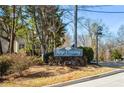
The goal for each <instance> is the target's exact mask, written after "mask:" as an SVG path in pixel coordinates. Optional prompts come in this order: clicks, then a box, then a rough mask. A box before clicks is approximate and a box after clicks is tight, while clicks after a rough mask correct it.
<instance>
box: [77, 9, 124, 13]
mask: <svg viewBox="0 0 124 93" xmlns="http://www.w3.org/2000/svg"><path fill="white" fill-rule="evenodd" d="M79 10H82V11H87V12H95V13H124V11H121V12H117V11H97V10H88V9H79Z"/></svg>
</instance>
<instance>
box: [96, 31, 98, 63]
mask: <svg viewBox="0 0 124 93" xmlns="http://www.w3.org/2000/svg"><path fill="white" fill-rule="evenodd" d="M96 64H98V30H97V32H96Z"/></svg>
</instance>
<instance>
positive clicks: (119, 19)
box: [67, 5, 124, 36]
mask: <svg viewBox="0 0 124 93" xmlns="http://www.w3.org/2000/svg"><path fill="white" fill-rule="evenodd" d="M79 7H80V6H79ZM86 9H89V10H96V11H108V12H124V6H119V5H118V6H117V5H116V6H115V5H112V6H100V7H89V8H86ZM71 12H72V13H73V11H71ZM82 16H83V17H85V18H90V19H92V20H102V23H104V24H105V25H106V26H107V27H108V28H109V32H111V33H112V35H113V36H116V33H117V31H118V29H119V27H120V25H123V24H124V13H94V12H87V11H81V10H79V11H78V17H82ZM72 18H73V17H72ZM69 29H70V28H68V29H67V30H68V32H69V33H70V34H73V32H71V31H70V30H69ZM80 31H83V29H82V28H80V27H79V28H78V33H79V34H81V33H80ZM82 33H83V32H82ZM84 33H85V32H84Z"/></svg>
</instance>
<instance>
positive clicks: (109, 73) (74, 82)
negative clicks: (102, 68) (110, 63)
mask: <svg viewBox="0 0 124 93" xmlns="http://www.w3.org/2000/svg"><path fill="white" fill-rule="evenodd" d="M122 72H124V70H123V69H117V70H113V71H110V72H106V73H102V74H97V75H93V76H88V77H84V78H79V79H75V80H69V81H65V82H61V83H56V84H52V85H48V86H45V87H63V86H68V85H72V84H77V83H81V82H86V81H90V80H94V79H98V78H102V77H106V76H111V75H114V74H118V73H122Z"/></svg>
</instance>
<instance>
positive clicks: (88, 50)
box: [78, 46, 94, 63]
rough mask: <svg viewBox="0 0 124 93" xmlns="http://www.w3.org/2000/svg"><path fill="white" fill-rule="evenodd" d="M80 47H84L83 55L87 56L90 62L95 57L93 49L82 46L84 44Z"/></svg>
mask: <svg viewBox="0 0 124 93" xmlns="http://www.w3.org/2000/svg"><path fill="white" fill-rule="evenodd" d="M78 48H80V49H83V57H84V56H85V57H86V58H87V62H88V63H90V62H91V61H92V60H93V58H94V52H93V49H92V48H90V47H82V46H80V47H78ZM86 58H85V59H86Z"/></svg>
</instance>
